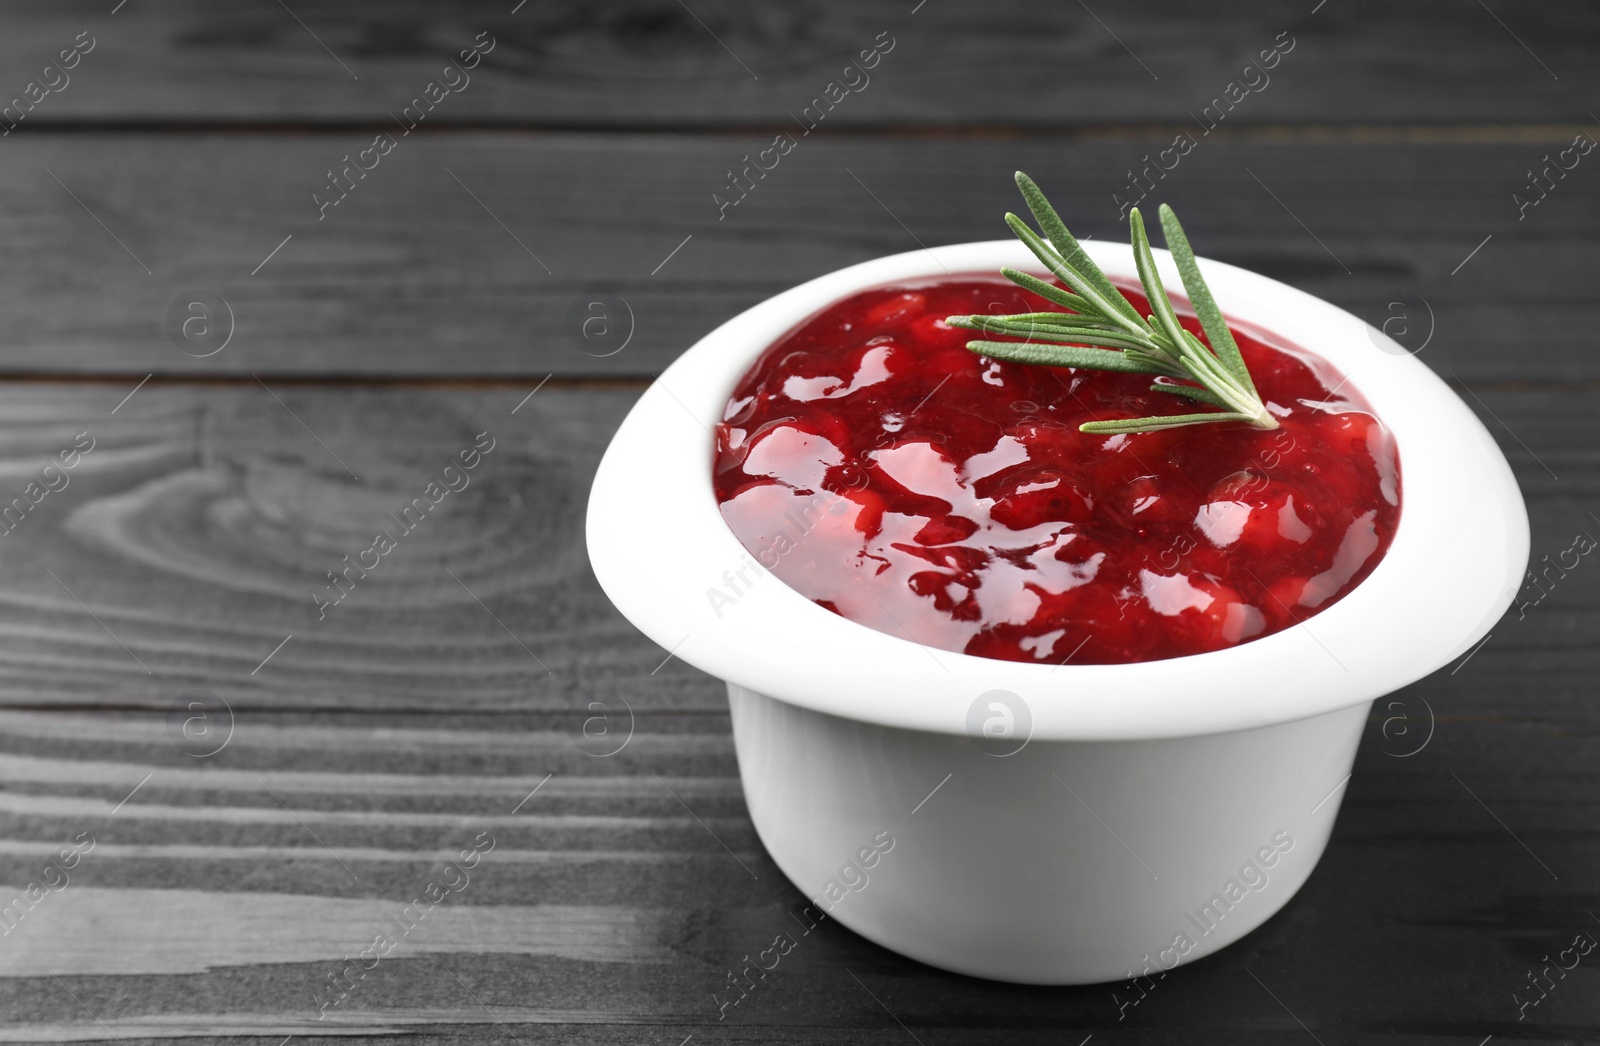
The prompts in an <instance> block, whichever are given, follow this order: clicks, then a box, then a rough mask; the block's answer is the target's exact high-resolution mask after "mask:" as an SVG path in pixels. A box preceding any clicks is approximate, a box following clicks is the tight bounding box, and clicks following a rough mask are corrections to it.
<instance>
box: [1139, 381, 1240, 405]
mask: <svg viewBox="0 0 1600 1046" xmlns="http://www.w3.org/2000/svg"><path fill="white" fill-rule="evenodd" d="M1150 391H1151V392H1167V393H1171V394H1172V395H1174V396H1187V397H1189V398H1190V399H1192V400H1196V401H1198V402H1200V403H1209V404H1211V405H1212V406H1213V407H1221V408H1222V409H1223V410H1232V409H1233V408H1232V407H1231V406H1230V405H1229V404H1228V402H1227V401H1226V400H1224V399H1223V398H1222V397H1221V396H1218V395H1217V394H1216V393H1214V392H1212V391H1210V390H1209V389H1202V388H1201V387H1200V386H1198V385H1180V384H1178V383H1177V382H1169V381H1158V382H1156V383H1155V384H1153V385H1151V386H1150Z"/></svg>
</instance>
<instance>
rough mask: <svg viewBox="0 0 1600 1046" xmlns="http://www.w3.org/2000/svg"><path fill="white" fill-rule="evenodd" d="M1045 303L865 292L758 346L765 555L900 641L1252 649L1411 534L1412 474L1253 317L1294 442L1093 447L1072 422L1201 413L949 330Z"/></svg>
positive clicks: (1040, 658) (731, 588)
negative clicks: (1404, 508) (1406, 499)
mask: <svg viewBox="0 0 1600 1046" xmlns="http://www.w3.org/2000/svg"><path fill="white" fill-rule="evenodd" d="M1124 293H1125V294H1126V296H1127V297H1128V298H1129V300H1130V301H1132V302H1133V303H1134V304H1135V306H1136V307H1137V308H1139V309H1140V310H1141V315H1143V314H1144V311H1145V301H1144V299H1143V298H1142V297H1141V296H1140V295H1139V294H1138V293H1137V292H1135V291H1132V290H1125V292H1124ZM1050 308H1053V306H1050V305H1049V304H1048V303H1044V302H1043V301H1042V300H1041V299H1039V298H1036V297H1034V296H1033V295H1031V294H1028V293H1026V292H1024V291H1022V290H1020V289H1019V288H1017V287H1015V286H1014V285H1012V284H1011V283H1009V282H1007V281H1005V280H1004V279H1002V278H1000V277H998V276H994V277H991V276H988V275H970V276H957V277H941V278H939V279H936V280H925V281H918V282H914V283H906V284H898V285H895V286H892V287H884V288H878V289H874V290H870V291H866V292H863V293H860V294H857V295H854V296H852V297H850V298H847V299H845V300H843V301H840V302H838V303H836V304H834V305H832V306H830V307H829V308H827V309H825V310H824V311H822V312H821V313H818V314H817V315H815V316H813V317H812V318H810V319H809V320H807V321H806V322H804V323H803V324H801V325H800V326H799V327H797V328H796V329H795V330H793V331H791V332H789V333H788V334H787V335H785V336H784V337H783V338H782V339H780V340H779V341H778V342H777V343H776V344H774V345H772V346H771V347H769V348H768V349H767V350H766V351H765V352H763V353H762V354H761V356H760V357H759V358H758V359H757V361H756V362H755V364H754V365H753V366H752V367H751V368H750V370H749V371H748V372H747V373H746V374H745V376H744V377H743V378H742V379H741V380H740V382H739V384H738V386H737V387H736V389H735V391H734V394H733V396H732V398H731V399H730V401H729V403H728V405H727V409H726V412H725V415H724V420H723V422H722V423H721V424H719V425H718V426H717V428H716V433H715V461H714V465H713V469H714V476H713V479H714V484H715V490H716V494H717V499H718V502H719V503H720V505H721V508H722V514H723V518H724V519H726V520H727V522H728V525H729V527H731V528H732V530H733V532H734V534H735V535H737V536H738V538H739V540H740V541H741V543H742V544H743V545H744V547H745V548H746V549H747V550H748V551H749V553H750V556H751V558H752V559H754V560H756V561H757V562H759V563H760V564H761V565H762V566H763V567H765V568H766V569H767V570H770V571H771V572H772V573H773V574H775V575H777V577H778V578H780V579H781V580H782V581H784V582H785V583H786V584H788V585H789V586H791V587H792V588H794V589H797V590H798V591H800V592H801V593H803V594H804V595H805V596H807V597H808V598H810V599H812V600H814V601H816V602H817V603H819V604H821V605H822V606H824V607H826V608H828V609H829V610H832V611H834V612H835V613H838V614H842V615H843V616H845V617H847V618H850V619H851V620H853V621H857V622H860V623H861V624H864V625H868V626H870V627H872V628H875V629H878V630H880V631H883V632H886V633H889V634H891V635H895V636H899V637H901V638H904V639H909V640H912V641H914V642H918V643H923V644H925V645H928V646H932V647H937V648H942V649H945V650H955V651H963V652H966V653H969V654H977V655H982V656H986V657H995V658H1005V659H1010V660H1015V661H1037V662H1045V663H1056V664H1060V663H1064V662H1067V661H1070V662H1072V663H1074V664H1108V663H1123V662H1133V661H1148V660H1156V659H1160V658H1169V657H1180V656H1183V655H1186V654H1197V653H1202V652H1205V651H1208V650H1215V649H1219V648H1222V647H1227V646H1231V645H1233V644H1236V643H1240V642H1245V641H1248V640H1250V639H1254V638H1258V637H1260V636H1263V635H1268V634H1270V633H1272V632H1276V631H1279V630H1281V629H1284V628H1288V627H1291V626H1292V625H1294V624H1296V623H1298V622H1300V621H1302V620H1304V619H1306V618H1308V617H1310V616H1312V615H1314V614H1315V613H1317V612H1318V611H1319V610H1321V609H1323V608H1325V607H1327V606H1329V605H1330V604H1332V603H1334V602H1335V601H1337V600H1338V599H1339V598H1340V597H1341V596H1343V595H1344V594H1345V593H1347V592H1348V591H1350V589H1352V588H1353V587H1355V585H1357V584H1359V583H1360V582H1361V580H1362V579H1363V578H1365V577H1366V576H1367V574H1369V573H1370V572H1371V570H1372V568H1373V567H1374V566H1375V565H1376V563H1377V562H1378V560H1379V559H1380V558H1381V557H1382V555H1383V553H1384V552H1385V550H1386V549H1387V548H1388V546H1389V542H1390V541H1391V540H1392V538H1393V536H1394V530H1395V526H1396V525H1397V523H1398V521H1399V514H1400V470H1399V462H1398V459H1397V455H1396V451H1395V446H1394V440H1393V438H1392V436H1391V435H1390V433H1389V432H1388V430H1387V429H1386V428H1385V427H1384V426H1383V425H1382V423H1381V422H1379V421H1378V419H1377V418H1376V417H1375V416H1374V415H1373V414H1372V413H1371V409H1370V408H1369V407H1368V406H1367V404H1366V402H1365V401H1364V400H1363V399H1362V398H1361V396H1360V393H1359V392H1357V391H1356V390H1355V389H1354V388H1353V387H1351V386H1350V385H1349V384H1348V383H1347V382H1345V381H1344V380H1343V376H1342V375H1341V374H1339V373H1337V372H1336V371H1335V370H1334V369H1333V368H1332V367H1331V366H1330V365H1329V364H1327V363H1326V362H1325V361H1323V360H1321V359H1318V358H1315V357H1312V356H1310V355H1309V354H1306V353H1304V352H1301V351H1299V350H1294V349H1292V348H1291V347H1289V346H1287V345H1284V344H1282V343H1279V342H1269V341H1267V340H1266V336H1264V335H1261V334H1259V333H1258V332H1251V331H1249V330H1246V329H1241V328H1239V327H1234V336H1235V338H1236V340H1237V341H1238V343H1239V348H1240V351H1241V352H1242V353H1243V355H1244V358H1245V362H1246V364H1247V365H1248V366H1249V368H1250V372H1251V375H1252V377H1253V378H1254V380H1255V383H1256V385H1257V388H1258V389H1259V391H1260V393H1261V396H1262V399H1263V400H1264V401H1265V402H1266V403H1267V405H1268V407H1269V409H1270V410H1271V411H1272V412H1273V414H1274V416H1276V417H1277V419H1278V421H1279V424H1280V426H1281V427H1280V428H1278V429H1275V430H1268V431H1261V430H1257V429H1253V428H1250V427H1248V426H1245V425H1240V424H1215V425H1197V426H1187V427H1184V428H1179V429H1172V430H1167V431H1164V432H1151V433H1139V434H1134V435H1115V436H1107V435H1089V434H1086V433H1081V432H1079V431H1078V425H1079V424H1081V423H1082V422H1085V421H1090V420H1106V419H1113V418H1127V417H1141V416H1147V415H1155V414H1184V413H1192V412H1196V411H1203V410H1205V409H1207V408H1205V407H1203V406H1196V405H1194V404H1193V403H1192V401H1190V400H1188V399H1186V398H1182V397H1177V396H1172V395H1168V394H1164V393H1158V392H1151V391H1149V385H1150V380H1151V379H1150V377H1149V376H1147V375H1137V374H1114V373H1108V372H1103V371H1090V370H1070V369H1064V368H1051V367H1035V366H1024V365H1019V364H1011V363H1001V362H998V361H995V360H990V359H987V358H984V357H980V356H977V355H975V354H973V353H971V352H969V351H967V349H966V348H965V345H966V342H967V341H968V340H969V339H971V338H973V337H975V336H976V335H975V334H974V333H973V332H970V331H964V330H957V329H953V328H950V327H947V326H946V325H945V324H944V323H943V318H944V317H945V316H948V315H953V314H962V313H1000V312H1006V313H1015V312H1024V311H1044V310H1046V309H1050ZM1180 315H1181V314H1180ZM1182 319H1183V323H1184V324H1185V326H1187V327H1188V328H1189V329H1190V330H1193V331H1194V332H1195V333H1196V334H1200V333H1201V332H1200V327H1199V324H1198V323H1197V322H1196V321H1194V320H1193V319H1192V318H1190V317H1187V316H1184V317H1182ZM1202 340H1203V335H1202ZM746 566H747V568H748V569H747V570H746V573H745V575H744V577H743V578H741V577H739V576H738V575H737V574H734V575H732V576H730V577H729V578H726V579H724V580H725V582H727V583H728V584H727V587H726V588H725V589H722V590H720V592H721V596H722V597H723V598H719V595H718V594H717V592H718V590H713V593H712V594H710V598H711V600H712V604H713V607H714V608H716V609H717V611H718V613H719V614H721V613H724V612H726V613H736V612H737V610H736V609H734V608H733V604H734V603H735V602H736V601H737V598H738V596H739V595H740V593H741V592H742V591H743V588H742V587H741V584H740V583H741V581H743V582H744V583H746V584H749V583H751V582H752V574H751V571H754V570H755V569H756V568H755V567H754V566H750V565H748V564H747V565H746Z"/></svg>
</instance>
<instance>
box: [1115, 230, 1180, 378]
mask: <svg viewBox="0 0 1600 1046" xmlns="http://www.w3.org/2000/svg"><path fill="white" fill-rule="evenodd" d="M1128 224H1129V226H1130V227H1131V228H1132V230H1133V263H1134V265H1135V266H1136V267H1137V268H1138V270H1139V282H1140V283H1142V284H1144V293H1145V297H1147V298H1149V299H1150V318H1151V319H1153V320H1154V321H1155V326H1156V328H1157V329H1158V330H1160V331H1161V333H1162V334H1165V335H1166V336H1167V339H1168V340H1169V341H1171V342H1172V344H1173V347H1174V348H1175V349H1176V350H1177V351H1176V353H1175V355H1177V356H1179V357H1182V356H1183V355H1185V354H1186V353H1185V349H1186V347H1187V346H1186V345H1185V343H1184V340H1183V326H1182V325H1181V324H1180V323H1178V316H1177V314H1176V313H1174V312H1173V311H1172V301H1171V299H1169V298H1168V297H1167V289H1166V288H1165V287H1163V286H1162V285H1161V274H1160V273H1159V272H1157V271H1156V259H1155V255H1153V254H1151V253H1150V237H1149V236H1147V235H1146V234H1145V231H1144V217H1143V216H1142V215H1140V213H1139V208H1137V207H1135V208H1134V209H1133V210H1131V211H1129V212H1128Z"/></svg>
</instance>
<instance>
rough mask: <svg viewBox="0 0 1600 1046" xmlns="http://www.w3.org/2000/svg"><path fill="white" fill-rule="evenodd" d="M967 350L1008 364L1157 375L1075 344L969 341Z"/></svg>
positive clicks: (1119, 357) (1117, 355)
mask: <svg viewBox="0 0 1600 1046" xmlns="http://www.w3.org/2000/svg"><path fill="white" fill-rule="evenodd" d="M967 348H968V349H969V350H970V351H972V352H976V353H977V354H978V355H980V356H988V357H989V358H990V359H995V360H1005V361H1006V362H1007V363H1030V364H1042V365H1044V366H1047V367H1090V368H1093V369H1094V370H1115V371H1124V372H1127V373H1130V374H1150V373H1156V372H1153V371H1151V370H1150V368H1148V367H1145V366H1141V365H1140V364H1138V363H1137V362H1135V361H1133V360H1130V359H1128V357H1127V356H1126V355H1125V354H1123V353H1120V352H1114V351H1112V350H1110V349H1088V348H1083V347H1081V346H1076V345H1045V344H1041V343H1039V342H1032V341H969V342H967Z"/></svg>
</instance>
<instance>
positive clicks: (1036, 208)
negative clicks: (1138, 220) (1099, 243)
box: [1016, 171, 1140, 323]
mask: <svg viewBox="0 0 1600 1046" xmlns="http://www.w3.org/2000/svg"><path fill="white" fill-rule="evenodd" d="M1016 181H1017V188H1018V189H1021V190H1022V198H1023V199H1024V200H1026V201H1027V202H1028V210H1030V211H1032V212H1033V218H1034V221H1037V222H1038V223H1039V228H1040V229H1042V230H1044V234H1045V235H1046V236H1048V237H1049V238H1050V242H1051V243H1053V244H1055V248H1056V250H1057V251H1060V252H1061V257H1062V258H1063V259H1064V260H1065V261H1066V263H1067V264H1068V265H1070V266H1072V268H1074V269H1076V270H1077V271H1078V272H1081V273H1082V274H1083V275H1084V278H1085V279H1087V280H1088V281H1089V282H1090V283H1091V284H1092V285H1093V286H1094V288H1095V290H1097V291H1099V292H1100V294H1101V295H1102V296H1103V297H1104V298H1105V299H1106V300H1107V301H1108V302H1109V303H1110V304H1111V306H1112V307H1113V308H1115V309H1116V310H1117V312H1119V313H1121V314H1122V316H1123V318H1124V319H1129V320H1132V321H1133V322H1135V323H1138V322H1139V321H1140V317H1139V313H1138V311H1137V310H1135V309H1134V307H1133V305H1132V304H1131V303H1130V302H1129V301H1128V299H1126V298H1124V297H1123V296H1122V292H1121V291H1119V290H1117V288H1116V285H1115V284H1113V283H1112V282H1111V281H1110V280H1109V279H1108V278H1107V277H1106V274H1105V273H1103V272H1101V271H1100V266H1098V265H1096V264H1095V263H1094V259H1093V258H1090V257H1089V255H1088V253H1087V252H1086V251H1084V249H1083V247H1082V246H1080V245H1079V243H1078V241H1077V239H1076V238H1075V237H1074V236H1073V235H1072V233H1070V232H1068V231H1067V226H1066V223H1065V222H1063V221H1062V220H1061V215H1059V214H1057V213H1056V209H1055V208H1054V207H1052V206H1050V201H1049V200H1047V199H1046V198H1045V195H1044V193H1043V192H1042V191H1041V190H1040V189H1039V186H1038V185H1036V184H1034V181H1033V179H1032V178H1029V177H1028V176H1027V175H1026V174H1023V173H1022V172H1021V171H1018V172H1017V173H1016Z"/></svg>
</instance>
